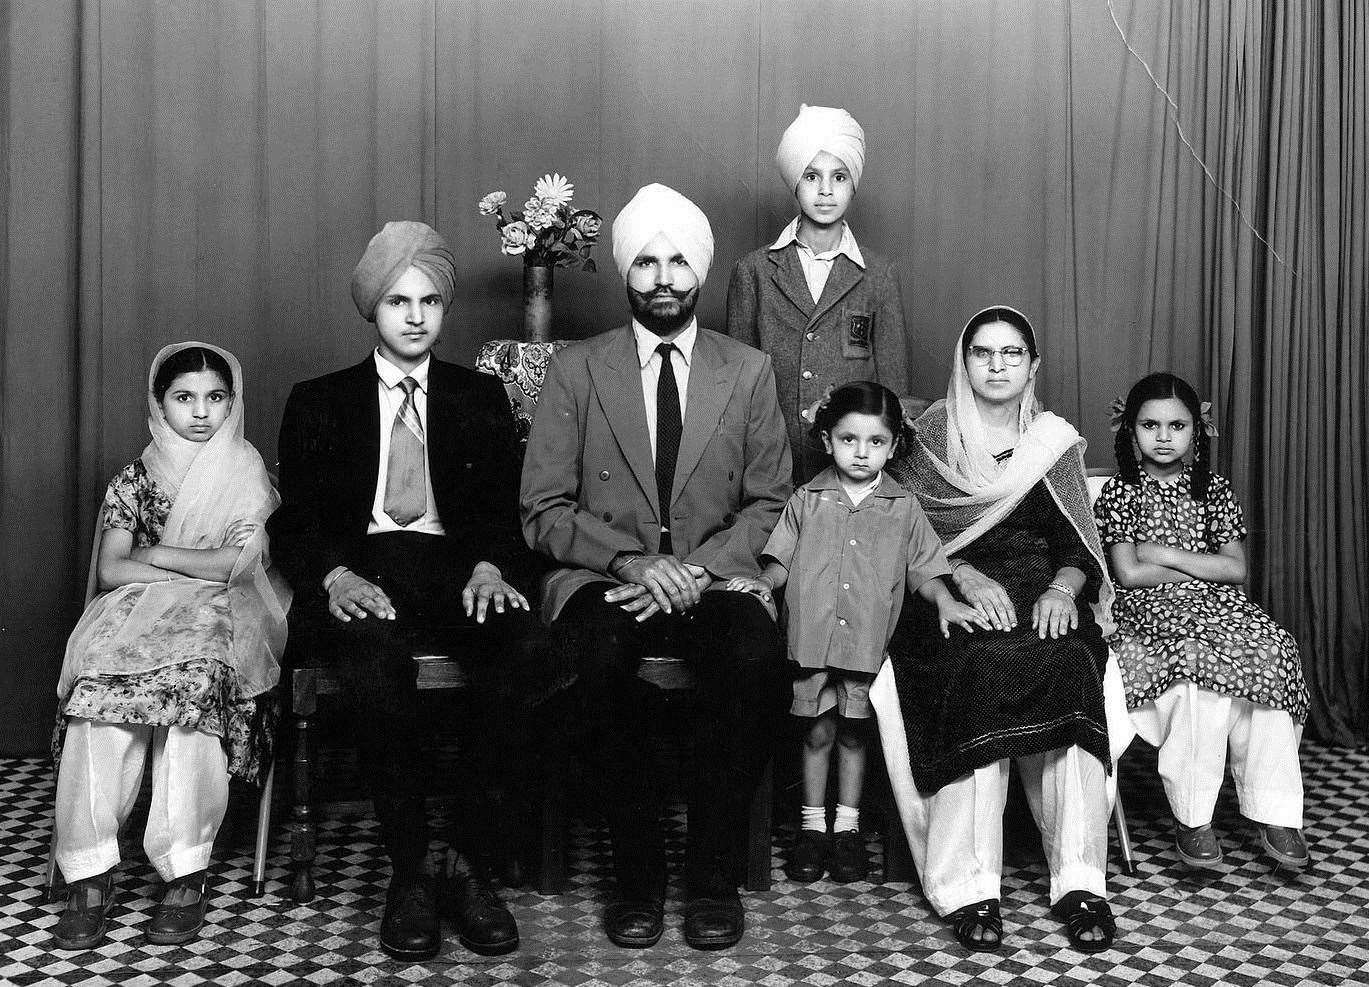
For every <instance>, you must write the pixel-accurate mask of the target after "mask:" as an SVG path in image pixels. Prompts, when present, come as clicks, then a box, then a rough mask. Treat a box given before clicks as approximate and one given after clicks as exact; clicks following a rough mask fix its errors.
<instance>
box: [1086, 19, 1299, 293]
mask: <svg viewBox="0 0 1369 987" xmlns="http://www.w3.org/2000/svg"><path fill="white" fill-rule="evenodd" d="M1107 4H1108V13H1109V14H1110V15H1111V16H1112V24H1113V26H1114V27H1116V28H1117V34H1118V35H1119V36H1120V37H1121V39H1122V44H1123V45H1125V46H1126V49H1127V51H1128V52H1130V53H1131V56H1132V57H1133V58H1135V59H1136V60H1137V61H1138V62H1140V63H1141V68H1143V69H1145V70H1146V75H1148V76H1150V81H1151V83H1152V84H1153V85H1154V86H1155V88H1156V89H1157V90H1159V92H1160V95H1162V96H1163V97H1164V98H1165V102H1166V103H1168V104H1169V106H1170V109H1171V110H1173V112H1172V113H1169V114H1168V115H1169V116H1170V117H1171V118H1172V119H1173V120H1174V129H1175V130H1176V131H1178V133H1179V140H1180V141H1181V142H1182V143H1183V145H1184V147H1185V148H1187V149H1188V153H1189V154H1190V155H1191V156H1192V158H1193V160H1194V161H1196V162H1198V167H1199V168H1201V169H1203V174H1204V175H1206V176H1207V180H1208V181H1209V182H1211V183H1212V186H1213V188H1215V189H1216V190H1217V191H1218V192H1220V193H1222V195H1224V196H1226V198H1227V200H1228V201H1229V202H1230V203H1231V207H1232V208H1233V209H1235V210H1236V215H1237V217H1239V219H1240V221H1241V222H1242V223H1244V224H1245V226H1246V228H1247V229H1249V230H1250V232H1251V234H1252V235H1253V236H1254V237H1255V239H1256V240H1259V241H1260V243H1262V244H1264V245H1265V247H1266V248H1268V250H1269V253H1270V255H1272V256H1273V258H1274V259H1275V260H1276V261H1278V262H1279V263H1280V264H1281V265H1283V266H1284V267H1286V268H1288V270H1289V271H1290V272H1291V273H1292V275H1293V277H1294V278H1295V279H1296V278H1298V277H1299V275H1298V269H1297V268H1295V267H1293V266H1292V265H1291V264H1289V263H1288V262H1287V261H1285V260H1284V259H1283V257H1282V256H1281V255H1280V254H1279V252H1278V251H1277V250H1275V249H1274V245H1273V244H1272V243H1270V242H1269V241H1268V240H1266V239H1265V238H1264V237H1263V236H1262V235H1261V234H1260V231H1259V230H1257V229H1255V224H1253V223H1252V222H1250V219H1249V217H1248V216H1246V212H1245V210H1244V209H1242V208H1241V204H1240V203H1239V202H1237V201H1236V197H1235V196H1234V195H1232V194H1231V193H1230V192H1229V191H1227V189H1226V186H1225V185H1223V184H1222V183H1221V182H1219V181H1218V180H1217V176H1216V175H1214V174H1213V173H1212V169H1211V168H1209V167H1208V166H1207V162H1205V161H1204V160H1203V159H1202V157H1201V156H1200V155H1199V154H1198V151H1197V149H1196V148H1194V146H1193V142H1192V141H1190V140H1189V139H1188V135H1187V134H1185V133H1184V125H1183V124H1182V123H1180V122H1179V104H1178V103H1176V102H1174V97H1172V96H1170V94H1169V90H1167V89H1166V88H1165V87H1164V86H1163V85H1161V84H1160V80H1159V79H1157V78H1155V73H1154V72H1152V71H1151V70H1150V66H1149V65H1148V64H1147V63H1146V60H1145V59H1144V58H1142V57H1141V53H1140V52H1139V51H1137V50H1136V49H1135V48H1133V47H1132V45H1131V41H1130V39H1128V38H1127V33H1126V31H1124V30H1123V29H1122V22H1121V21H1119V20H1118V19H1117V8H1116V7H1114V6H1113V0H1107Z"/></svg>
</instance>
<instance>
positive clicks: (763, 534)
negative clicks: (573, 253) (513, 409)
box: [522, 326, 792, 621]
mask: <svg viewBox="0 0 1369 987" xmlns="http://www.w3.org/2000/svg"><path fill="white" fill-rule="evenodd" d="M791 471H792V464H791V460H790V454H789V442H788V439H787V437H786V436H785V431H784V420H783V418H782V416H781V415H780V408H779V404H778V402H777V401H776V398H775V375H774V372H773V371H772V369H771V366H770V358H769V357H768V356H766V355H765V354H764V353H761V352H760V351H759V350H755V349H752V348H751V347H750V346H747V345H745V344H744V343H739V342H737V341H736V340H733V339H729V338H728V337H726V336H723V335H721V334H719V333H715V332H710V331H708V330H706V329H703V328H702V327H701V328H700V329H699V334H698V339H697V341H696V342H695V344H694V353H693V356H692V362H691V364H690V368H689V391H688V395H687V402H686V410H685V418H684V434H683V436H682V437H681V439H680V453H679V458H678V460H677V462H676V467H675V485H674V489H673V491H672V493H671V503H670V504H669V505H667V507H668V510H669V517H670V525H669V527H670V533H671V542H672V545H673V548H674V553H675V555H676V556H677V557H679V558H680V559H682V560H683V561H685V562H689V563H693V564H696V565H700V566H703V567H704V568H705V569H707V570H708V572H709V573H710V574H711V575H712V576H713V577H714V579H715V580H726V579H731V578H732V577H733V576H743V575H748V576H749V575H754V574H755V573H756V572H758V571H759V568H760V567H759V565H758V563H757V561H756V560H757V557H758V556H759V555H760V552H761V549H763V548H764V547H765V542H766V539H767V538H769V536H770V532H771V529H773V528H774V527H775V522H776V521H777V520H778V518H779V514H780V511H781V510H782V509H783V508H784V504H785V501H786V500H787V499H788V497H789V493H790V477H791ZM657 499H658V498H657V493H656V467H655V462H654V460H653V459H652V455H651V439H650V436H649V434H648V433H647V425H646V407H645V404H644V402H643V398H642V378H641V365H640V364H639V363H638V362H637V348H636V344H635V342H634V340H633V335H632V327H631V326H623V327H620V328H618V329H614V330H612V331H610V332H606V333H602V334H600V335H598V336H595V337H593V338H591V339H587V340H584V341H582V342H578V343H574V344H572V345H570V346H568V347H566V348H565V349H564V350H562V351H561V352H559V353H557V354H556V356H555V357H554V358H553V360H552V363H551V367H550V368H549V370H548V371H547V379H546V383H545V385H544V386H543V388H542V395H541V398H540V400H539V401H538V404H537V417H536V418H535V419H534V421H533V425H532V433H531V435H530V436H529V437H528V448H527V454H526V457H525V458H524V461H523V482H522V516H523V536H524V537H525V538H526V539H527V542H528V544H529V545H530V546H531V547H532V548H533V549H534V550H536V551H539V552H542V553H544V554H546V555H548V556H550V557H551V558H552V559H553V560H554V561H555V562H556V563H557V564H558V565H559V566H561V568H558V569H556V570H555V571H553V572H551V573H550V574H549V575H548V576H547V577H546V579H545V580H544V581H543V590H542V614H543V616H544V618H545V619H547V620H549V621H550V620H553V619H555V617H556V615H557V614H558V613H560V611H561V607H562V606H564V605H565V602H566V601H567V600H568V599H570V597H571V596H572V594H574V593H575V591H576V590H578V589H580V588H581V587H583V586H585V585H586V584H588V583H591V582H595V581H597V580H604V579H612V578H613V577H611V576H609V575H608V566H609V563H610V562H612V561H613V558H614V556H616V555H617V554H618V553H619V552H643V553H654V552H656V551H658V550H659V547H660V528H661V525H660V517H661V515H660V505H659V504H658V503H657Z"/></svg>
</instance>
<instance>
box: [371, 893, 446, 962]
mask: <svg viewBox="0 0 1369 987" xmlns="http://www.w3.org/2000/svg"><path fill="white" fill-rule="evenodd" d="M441 945H442V932H441V929H440V928H439V926H438V922H437V909H436V908H435V907H434V905H433V893H432V889H431V888H430V887H429V885H428V881H427V880H426V879H424V878H422V877H412V878H408V879H399V878H392V879H391V881H390V890H389V892H388V893H387V894H386V895H385V914H384V916H383V917H382V918H381V920H380V948H381V950H382V951H383V952H384V953H385V955H386V956H393V957H394V958H395V959H397V960H410V961H413V960H430V959H432V958H433V957H434V956H436V955H437V950H438V948H439V947H440V946H441Z"/></svg>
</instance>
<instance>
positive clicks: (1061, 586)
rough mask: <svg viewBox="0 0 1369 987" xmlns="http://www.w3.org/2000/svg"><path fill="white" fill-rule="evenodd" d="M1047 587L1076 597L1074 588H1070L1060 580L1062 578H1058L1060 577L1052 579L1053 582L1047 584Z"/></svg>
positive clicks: (1072, 597)
mask: <svg viewBox="0 0 1369 987" xmlns="http://www.w3.org/2000/svg"><path fill="white" fill-rule="evenodd" d="M1046 589H1053V590H1056V591H1057V592H1060V593H1064V594H1065V595H1066V596H1068V597H1069V598H1070V599H1071V600H1073V599H1074V597H1075V593H1074V590H1072V589H1070V588H1069V587H1068V586H1066V585H1065V584H1064V583H1062V582H1060V580H1058V579H1052V580H1051V584H1050V585H1049V586H1047V587H1046Z"/></svg>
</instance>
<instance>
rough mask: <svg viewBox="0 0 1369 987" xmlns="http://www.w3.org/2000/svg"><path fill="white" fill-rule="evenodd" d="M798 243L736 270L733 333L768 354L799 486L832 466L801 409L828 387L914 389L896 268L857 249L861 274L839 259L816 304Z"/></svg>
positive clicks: (760, 254)
mask: <svg viewBox="0 0 1369 987" xmlns="http://www.w3.org/2000/svg"><path fill="white" fill-rule="evenodd" d="M798 249H799V248H798V245H797V244H794V243H790V244H789V245H788V246H786V247H783V248H781V249H779V250H771V249H770V248H769V247H761V248H760V249H759V250H753V251H751V253H749V254H747V255H746V256H745V257H743V258H742V259H741V260H739V261H737V265H736V267H734V268H733V269H732V280H731V282H730V283H729V284H728V288H727V334H728V335H729V336H731V337H732V338H733V339H738V340H740V341H742V342H743V343H746V344H747V345H749V346H754V347H756V348H757V349H759V350H762V351H764V352H765V353H768V354H769V355H770V358H771V359H772V360H773V361H774V364H775V385H776V390H777V393H778V395H779V400H780V408H781V410H782V411H783V413H784V420H785V424H786V426H787V429H788V434H789V441H790V443H791V444H792V446H793V454H794V482H795V483H796V484H799V483H806V482H807V481H808V480H811V479H812V478H813V477H814V476H816V475H817V474H818V472H819V471H821V470H822V469H824V468H825V467H826V466H827V463H828V460H827V456H826V454H825V453H824V452H823V450H822V443H820V442H815V441H814V440H813V439H812V438H811V437H810V436H809V434H808V430H809V429H810V428H811V427H812V423H811V422H807V421H804V420H803V419H801V418H800V417H799V412H801V411H802V410H803V409H805V408H807V407H808V406H809V405H811V404H813V403H814V402H815V401H818V400H819V399H821V398H822V396H823V395H824V394H826V393H827V390H828V388H830V387H835V386H837V385H840V384H845V383H847V382H849V381H853V380H876V381H879V382H880V383H881V384H883V385H884V386H885V387H887V388H889V390H891V391H893V392H894V393H895V394H897V395H899V396H900V397H902V396H903V395H905V394H907V393H908V356H907V349H908V347H907V339H906V337H905V328H904V321H903V296H902V293H901V289H900V286H899V280H898V271H897V270H896V269H895V267H894V265H893V263H892V262H890V261H889V260H887V259H885V258H884V257H882V256H880V255H878V254H876V253H874V252H873V251H869V250H866V249H865V248H864V247H862V248H861V254H862V257H863V259H864V261H865V269H864V270H861V268H860V267H859V266H858V265H857V264H856V263H855V262H854V261H852V260H851V259H850V258H848V257H847V256H846V255H845V254H841V255H839V256H838V257H837V259H836V261H835V263H833V265H832V273H831V274H830V275H829V276H828V278H827V284H826V285H825V286H824V287H823V289H822V295H821V296H820V297H819V298H818V301H817V303H816V304H814V302H813V295H812V293H811V292H810V291H809V290H808V282H807V280H805V279H804V276H803V265H802V264H801V263H800V262H799V256H798Z"/></svg>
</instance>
